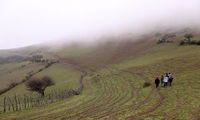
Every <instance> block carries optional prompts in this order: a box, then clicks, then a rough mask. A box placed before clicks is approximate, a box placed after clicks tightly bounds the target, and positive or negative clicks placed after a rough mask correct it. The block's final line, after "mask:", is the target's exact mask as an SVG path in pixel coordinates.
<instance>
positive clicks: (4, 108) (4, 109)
mask: <svg viewBox="0 0 200 120" xmlns="http://www.w3.org/2000/svg"><path fill="white" fill-rule="evenodd" d="M3 112H4V113H5V112H6V97H4V100H3Z"/></svg>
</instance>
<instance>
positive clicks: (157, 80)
mask: <svg viewBox="0 0 200 120" xmlns="http://www.w3.org/2000/svg"><path fill="white" fill-rule="evenodd" d="M155 84H156V88H158V86H159V84H160V80H159V77H156V79H155Z"/></svg>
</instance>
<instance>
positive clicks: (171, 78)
mask: <svg viewBox="0 0 200 120" xmlns="http://www.w3.org/2000/svg"><path fill="white" fill-rule="evenodd" d="M168 75H169V85H170V86H172V81H173V79H174V78H173V76H172V74H171V73H169V74H168Z"/></svg>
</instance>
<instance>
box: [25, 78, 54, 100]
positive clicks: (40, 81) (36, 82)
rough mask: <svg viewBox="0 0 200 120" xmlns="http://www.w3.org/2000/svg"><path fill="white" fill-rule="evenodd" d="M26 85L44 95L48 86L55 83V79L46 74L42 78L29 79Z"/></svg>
mask: <svg viewBox="0 0 200 120" xmlns="http://www.w3.org/2000/svg"><path fill="white" fill-rule="evenodd" d="M25 85H26V87H27V88H28V90H30V91H35V92H38V93H39V94H41V95H42V96H44V95H45V94H44V91H45V89H46V88H47V87H49V86H52V85H55V83H54V82H53V80H52V79H51V78H50V77H48V76H44V77H42V78H31V79H30V80H29V81H27V82H26V84H25Z"/></svg>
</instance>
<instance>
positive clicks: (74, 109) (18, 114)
mask: <svg viewBox="0 0 200 120" xmlns="http://www.w3.org/2000/svg"><path fill="white" fill-rule="evenodd" d="M189 32H191V31H189ZM173 33H174V32H173ZM186 33H188V31H178V32H176V33H175V34H176V36H175V37H173V38H169V40H172V41H173V42H169V43H161V44H157V41H158V40H159V39H160V38H162V37H163V36H164V35H166V34H168V32H161V33H159V34H158V33H157V34H156V33H151V34H147V35H143V36H142V37H139V38H137V39H135V38H133V37H132V36H128V35H124V36H121V37H118V36H116V37H113V38H112V39H111V40H109V41H107V42H102V43H99V44H98V45H85V46H84V45H79V44H73V45H71V46H67V47H65V46H63V47H62V48H60V49H49V50H47V49H45V47H46V46H45V47H42V46H40V47H28V48H23V50H20V49H19V50H17V52H13V51H11V52H9V54H10V55H13V54H14V55H16V54H18V55H23V56H26V57H28V56H29V57H30V56H31V55H34V54H42V55H44V57H45V58H48V59H53V60H58V61H59V62H58V63H55V64H53V65H52V66H50V67H49V68H47V69H44V70H43V71H41V72H39V73H37V74H35V75H34V76H37V77H39V76H44V75H48V76H51V77H52V78H53V79H54V81H55V83H56V85H55V86H52V87H49V88H47V90H46V91H45V92H46V94H47V95H48V94H50V93H51V92H53V91H55V90H58V91H59V90H60V91H62V90H69V89H74V90H75V89H77V88H78V87H79V85H80V77H81V76H82V74H83V72H87V76H85V77H84V78H83V81H82V82H83V91H82V93H81V94H80V95H75V96H72V97H69V98H67V99H63V100H61V101H56V102H54V103H51V104H48V105H42V106H38V107H34V108H31V109H27V110H21V111H15V112H13V111H11V112H6V113H2V112H1V114H0V119H2V120H7V119H17V120H23V119H24V120H26V119H27V120H29V119H30V120H32V119H35V120H56V119H57V120H96V119H107V120H118V119H122V120H123V119H127V120H135V119H136V120H141V119H146V120H162V119H163V120H164V119H165V120H171V119H176V120H198V119H200V102H199V99H200V92H199V88H200V81H199V80H200V73H199V71H200V62H199V61H200V46H198V45H183V46H180V45H179V42H180V41H181V40H183V39H184V35H185V34H186ZM192 33H193V34H194V38H193V39H194V40H200V32H199V31H192ZM0 53H1V52H0ZM3 53H5V51H4V52H3ZM5 55H6V56H9V55H8V53H7V54H2V56H5ZM22 66H24V67H22ZM44 66H45V64H42V63H32V62H30V61H24V62H20V63H19V62H16V63H6V64H1V65H0V71H1V72H0V76H1V78H0V81H1V87H0V88H1V89H3V88H4V87H6V85H7V84H8V83H9V80H15V81H16V82H19V81H21V80H22V79H23V78H24V76H26V75H27V74H28V72H30V70H36V71H37V70H39V69H41V68H43V67H44ZM166 72H167V73H168V72H171V73H172V75H173V76H174V81H173V84H172V86H171V87H170V86H167V87H166V88H163V87H159V88H158V89H156V88H155V85H154V79H155V77H156V76H160V75H161V74H165V73H166ZM145 82H148V83H150V84H151V85H150V86H149V87H144V86H143V85H144V83H145ZM15 94H17V95H24V94H31V95H33V94H36V93H32V92H29V91H28V90H27V89H26V88H25V85H24V83H22V84H19V85H17V86H16V87H14V88H12V89H11V90H9V91H7V92H6V93H4V94H2V95H0V100H1V101H0V105H1V107H0V108H1V111H2V110H3V98H4V96H12V95H15Z"/></svg>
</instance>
